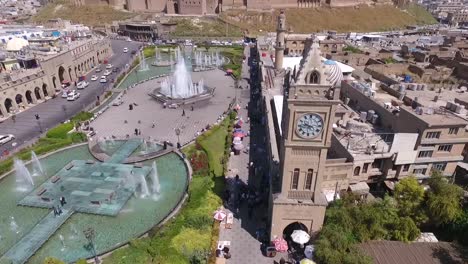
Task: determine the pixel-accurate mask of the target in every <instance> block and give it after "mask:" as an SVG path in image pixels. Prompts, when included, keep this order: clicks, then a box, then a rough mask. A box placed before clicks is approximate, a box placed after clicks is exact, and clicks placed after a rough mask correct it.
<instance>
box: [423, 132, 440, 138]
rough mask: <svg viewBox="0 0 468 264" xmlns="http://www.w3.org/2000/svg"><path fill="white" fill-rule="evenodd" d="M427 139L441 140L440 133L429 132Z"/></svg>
mask: <svg viewBox="0 0 468 264" xmlns="http://www.w3.org/2000/svg"><path fill="white" fill-rule="evenodd" d="M426 138H440V131H439V132H427V133H426Z"/></svg>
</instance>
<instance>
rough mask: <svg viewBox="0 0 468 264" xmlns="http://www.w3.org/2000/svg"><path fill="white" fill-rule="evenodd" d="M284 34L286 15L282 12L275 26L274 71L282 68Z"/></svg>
mask: <svg viewBox="0 0 468 264" xmlns="http://www.w3.org/2000/svg"><path fill="white" fill-rule="evenodd" d="M285 34H286V15H285V14H284V11H283V10H281V13H280V14H279V16H278V25H277V26H276V45H275V51H276V52H275V69H276V70H281V69H282V68H283V56H284V49H285V44H284V35H285Z"/></svg>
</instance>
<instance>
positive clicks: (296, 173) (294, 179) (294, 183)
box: [291, 169, 300, 190]
mask: <svg viewBox="0 0 468 264" xmlns="http://www.w3.org/2000/svg"><path fill="white" fill-rule="evenodd" d="M299 172H300V170H299V169H294V173H293V177H292V184H291V189H294V190H297V186H298V185H299Z"/></svg>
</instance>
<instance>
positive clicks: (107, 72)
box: [104, 70, 112, 76]
mask: <svg viewBox="0 0 468 264" xmlns="http://www.w3.org/2000/svg"><path fill="white" fill-rule="evenodd" d="M111 73H112V72H111V71H108V70H106V71H105V72H104V76H108V75H110V74H111Z"/></svg>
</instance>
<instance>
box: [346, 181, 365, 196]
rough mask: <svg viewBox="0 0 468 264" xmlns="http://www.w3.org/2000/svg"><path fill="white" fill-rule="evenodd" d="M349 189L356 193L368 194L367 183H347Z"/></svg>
mask: <svg viewBox="0 0 468 264" xmlns="http://www.w3.org/2000/svg"><path fill="white" fill-rule="evenodd" d="M349 190H350V191H351V192H353V193H356V194H368V193H369V191H370V188H369V185H367V183H365V182H358V183H356V184H351V185H349Z"/></svg>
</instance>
